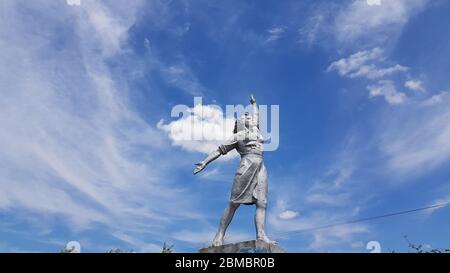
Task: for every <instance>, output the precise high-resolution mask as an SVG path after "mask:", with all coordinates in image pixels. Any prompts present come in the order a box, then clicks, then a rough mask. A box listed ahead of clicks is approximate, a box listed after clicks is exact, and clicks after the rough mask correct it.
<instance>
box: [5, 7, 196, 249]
mask: <svg viewBox="0 0 450 273" xmlns="http://www.w3.org/2000/svg"><path fill="white" fill-rule="evenodd" d="M124 3H125V4H126V7H127V8H126V9H123V10H122V8H123V7H117V6H116V7H109V6H106V5H104V4H102V3H101V2H98V1H95V2H83V5H80V10H77V12H76V13H73V10H72V9H60V10H58V8H60V6H58V5H57V3H56V2H41V3H35V2H33V3H31V2H30V3H27V9H24V8H23V7H22V6H21V3H19V2H17V1H8V2H6V3H5V5H2V8H3V9H4V11H5V12H4V16H3V17H2V20H3V22H6V23H5V24H2V25H0V32H1V33H2V39H0V46H1V48H2V51H1V52H0V62H1V63H8V64H9V65H8V66H7V67H5V66H1V67H0V89H1V90H2V96H1V99H0V105H1V107H0V128H1V130H0V139H1V142H0V177H1V178H0V180H1V181H0V209H1V210H3V211H5V210H6V211H9V212H14V211H16V210H20V211H21V213H20V214H17V215H16V216H15V217H19V218H20V217H23V215H26V217H25V218H26V219H27V220H26V221H31V220H30V219H39V220H35V221H34V222H35V223H37V224H36V225H40V226H42V228H45V227H46V225H51V223H50V222H48V221H46V220H48V219H49V218H51V217H52V216H55V217H58V218H59V219H63V220H64V223H65V224H67V226H68V227H69V228H70V229H71V230H73V231H74V232H76V231H79V230H84V229H88V228H91V227H93V226H98V225H100V226H102V227H103V228H104V229H105V230H104V232H105V234H106V233H109V232H113V231H115V230H127V232H134V233H133V235H128V236H132V237H134V238H135V237H137V236H140V237H141V238H142V236H144V237H145V234H159V232H161V226H164V225H168V224H169V223H173V220H174V219H186V217H188V218H189V217H191V216H192V217H198V215H197V214H195V213H194V212H193V211H192V210H191V209H190V205H189V202H190V201H189V198H186V195H185V192H183V189H181V188H178V187H175V186H174V185H173V183H171V181H170V178H169V177H168V175H167V174H165V173H164V172H165V170H168V169H167V168H168V167H169V166H171V164H169V162H170V161H171V159H170V158H168V157H167V156H165V153H163V152H162V151H161V150H160V149H161V148H162V145H163V144H164V141H163V136H162V134H161V133H160V132H159V131H158V130H157V129H156V128H153V127H152V126H150V125H149V124H147V123H146V122H145V120H144V119H143V118H142V117H141V116H140V114H139V113H138V112H136V111H135V110H134V109H133V108H132V106H131V105H130V104H129V102H128V92H129V91H130V90H129V89H128V86H127V85H126V84H124V82H126V81H124V79H123V78H121V77H120V75H113V74H112V72H111V71H110V70H109V69H108V66H107V65H106V60H107V58H111V57H114V56H116V54H120V53H121V52H122V50H123V49H126V46H127V45H126V44H124V42H125V41H126V39H125V38H126V35H127V30H128V29H129V28H130V27H131V26H132V25H133V24H134V23H135V14H134V13H135V12H137V11H138V10H139V8H141V4H142V2H138V1H134V2H133V3H128V2H124ZM29 9H31V10H35V11H36V12H35V13H30V14H40V16H39V18H33V17H30V16H31V15H29V14H27V16H24V14H23V12H25V10H29ZM117 9H119V10H120V12H118V11H117ZM49 10H51V11H55V12H51V13H41V11H49ZM37 11H39V12H37ZM56 11H57V12H56ZM43 24H45V26H46V27H42V25H43ZM11 25H14V26H15V28H14V29H11V28H9V27H8V26H11ZM61 26H64V30H65V29H67V30H70V31H66V32H65V33H64V35H69V34H70V33H74V35H75V37H76V39H73V40H71V41H72V42H71V43H67V44H64V45H62V48H61V49H55V44H57V45H58V46H60V43H61V41H60V40H57V39H56V38H58V37H59V36H58V35H62V34H61V33H59V32H58V33H57V31H60V30H61V29H63V28H61ZM99 53H100V54H99ZM149 154H151V156H149ZM154 166H158V167H157V168H155V167H154ZM167 173H169V174H170V172H167ZM161 177H164V179H161ZM180 194H182V195H183V196H184V197H183V198H181V197H180V196H179V195H180ZM174 199H176V200H178V201H177V204H176V206H175V205H174V204H173V201H172V200H174ZM180 202H181V203H180ZM177 206H182V207H183V212H181V211H180V210H179V208H178V207H177ZM194 214H195V216H194ZM44 218H45V219H44ZM24 221H25V220H24ZM137 234H139V235H137ZM122 238H125V237H124V236H122ZM128 241H129V240H128Z"/></svg>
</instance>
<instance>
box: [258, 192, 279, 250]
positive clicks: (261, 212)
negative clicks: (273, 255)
mask: <svg viewBox="0 0 450 273" xmlns="http://www.w3.org/2000/svg"><path fill="white" fill-rule="evenodd" d="M266 207H267V206H266V203H265V202H261V201H257V202H256V212H255V227H256V239H257V240H261V241H264V242H266V243H269V244H273V243H275V241H272V240H269V238H267V235H266V232H265V231H264V225H265V222H266Z"/></svg>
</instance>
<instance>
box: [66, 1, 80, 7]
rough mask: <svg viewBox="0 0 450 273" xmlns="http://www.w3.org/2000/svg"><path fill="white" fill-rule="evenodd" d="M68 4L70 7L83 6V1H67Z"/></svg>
mask: <svg viewBox="0 0 450 273" xmlns="http://www.w3.org/2000/svg"><path fill="white" fill-rule="evenodd" d="M66 3H67V5H69V6H79V5H81V0H66Z"/></svg>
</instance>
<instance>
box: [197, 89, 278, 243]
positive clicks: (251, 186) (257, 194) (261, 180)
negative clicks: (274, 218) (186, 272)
mask: <svg viewBox="0 0 450 273" xmlns="http://www.w3.org/2000/svg"><path fill="white" fill-rule="evenodd" d="M250 103H251V104H252V106H253V115H249V114H248V113H246V114H245V116H242V117H240V118H238V119H237V120H236V123H235V127H234V132H233V133H234V134H233V136H232V137H231V138H230V139H229V140H228V141H226V142H225V143H224V144H222V145H220V146H219V148H218V149H217V150H216V151H214V152H212V153H210V154H209V155H208V157H207V158H206V159H205V160H203V161H200V162H199V163H197V164H195V165H196V167H195V170H194V174H197V173H199V172H200V171H201V170H203V169H204V168H205V167H206V165H208V164H209V163H211V162H212V161H214V160H216V159H217V158H219V157H220V156H221V155H225V154H227V153H228V152H229V151H231V150H233V149H236V150H237V151H238V153H239V154H240V155H241V163H240V165H239V169H238V170H237V172H236V175H235V176H234V180H233V188H232V191H231V196H230V201H229V203H228V206H227V208H226V209H225V211H224V212H223V215H222V218H221V219H220V225H219V230H218V231H217V234H216V236H215V237H214V240H213V246H220V245H223V238H224V235H225V232H226V230H227V227H228V225H229V224H230V222H231V220H232V218H233V215H234V213H235V212H236V209H237V208H238V207H239V205H240V204H245V205H251V204H256V212H255V227H256V239H257V240H261V241H264V242H266V243H269V244H273V243H275V241H271V240H269V238H267V236H266V233H265V231H264V224H265V220H266V207H267V171H266V167H265V166H264V161H263V157H262V156H263V136H262V135H261V132H260V131H259V111H258V106H257V105H256V100H255V98H254V97H253V95H252V96H250Z"/></svg>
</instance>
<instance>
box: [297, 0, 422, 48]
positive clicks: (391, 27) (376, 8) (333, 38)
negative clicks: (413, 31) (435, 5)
mask: <svg viewBox="0 0 450 273" xmlns="http://www.w3.org/2000/svg"><path fill="white" fill-rule="evenodd" d="M428 2H429V1H428V0H386V1H381V0H352V1H346V2H345V3H340V4H336V3H332V2H331V1H328V2H327V3H326V4H323V3H318V4H317V8H316V9H314V11H313V12H311V14H312V15H311V16H310V17H309V18H307V19H306V22H305V23H304V26H302V27H301V28H300V35H301V39H300V40H301V41H306V42H307V43H309V44H310V43H320V44H321V45H326V44H327V43H329V44H331V45H333V47H335V46H336V44H337V45H340V46H354V45H355V44H356V43H358V45H361V44H363V45H366V46H371V45H375V44H380V43H383V42H386V41H387V40H389V41H394V40H395V39H396V38H397V37H398V36H399V35H400V33H401V30H402V28H403V27H404V26H405V25H406V24H407V23H408V21H409V20H410V18H411V17H413V16H414V15H415V14H417V13H418V12H420V11H422V10H423V9H424V8H425V7H426V4H427V3H428Z"/></svg>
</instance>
